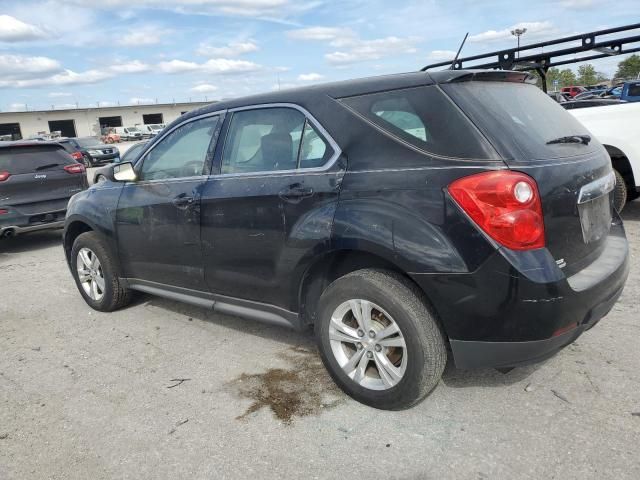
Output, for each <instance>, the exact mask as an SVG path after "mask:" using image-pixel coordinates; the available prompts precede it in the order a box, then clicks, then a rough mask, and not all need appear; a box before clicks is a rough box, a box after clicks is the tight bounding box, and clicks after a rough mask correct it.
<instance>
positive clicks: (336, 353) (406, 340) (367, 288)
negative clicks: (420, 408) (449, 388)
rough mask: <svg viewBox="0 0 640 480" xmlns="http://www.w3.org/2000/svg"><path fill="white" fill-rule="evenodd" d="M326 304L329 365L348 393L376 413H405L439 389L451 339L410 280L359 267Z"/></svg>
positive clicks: (323, 319) (323, 348)
mask: <svg viewBox="0 0 640 480" xmlns="http://www.w3.org/2000/svg"><path fill="white" fill-rule="evenodd" d="M319 306H320V307H319V312H318V313H319V315H318V321H317V323H316V336H317V340H318V344H319V348H320V353H321V356H322V360H323V362H324V364H325V366H326V367H327V369H328V370H329V373H330V374H331V376H332V377H333V379H334V380H335V382H336V383H337V384H338V385H339V386H340V388H342V389H343V390H344V391H345V392H346V393H347V394H348V395H350V396H351V397H353V398H354V399H356V400H358V401H359V402H362V403H364V404H366V405H370V406H372V407H375V408H381V409H387V410H400V409H404V408H408V407H410V406H412V405H414V404H416V403H418V402H419V401H421V400H422V399H423V398H425V397H426V396H427V395H428V394H429V393H430V392H431V391H432V390H433V389H434V388H435V386H436V385H437V383H438V381H439V380H440V377H441V375H442V372H443V370H444V367H445V365H446V361H447V352H446V347H445V340H444V336H443V334H442V331H441V329H440V327H439V325H438V323H437V321H436V319H435V316H434V314H433V312H432V311H431V309H430V307H428V306H427V304H426V302H425V301H424V300H423V298H422V295H421V294H420V292H419V291H418V290H417V289H416V288H415V287H414V286H413V285H412V284H411V283H410V282H408V281H407V280H406V279H404V278H403V277H401V276H399V275H397V274H394V273H392V272H387V271H381V270H359V271H357V272H353V273H350V274H348V275H345V276H344V277H342V278H339V279H338V280H336V281H335V282H333V283H332V284H331V285H329V287H327V289H326V290H325V291H324V293H323V294H322V296H321V297H320V301H319Z"/></svg>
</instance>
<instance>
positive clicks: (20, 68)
mask: <svg viewBox="0 0 640 480" xmlns="http://www.w3.org/2000/svg"><path fill="white" fill-rule="evenodd" d="M60 71H62V66H61V65H60V63H59V62H58V61H57V60H54V59H52V58H49V57H27V56H24V55H0V82H3V81H5V82H6V81H10V80H28V79H33V78H39V77H46V76H50V75H53V74H54V73H57V72H60Z"/></svg>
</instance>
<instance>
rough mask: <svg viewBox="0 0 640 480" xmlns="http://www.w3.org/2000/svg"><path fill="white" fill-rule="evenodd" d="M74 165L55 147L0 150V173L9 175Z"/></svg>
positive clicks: (40, 146) (70, 159)
mask: <svg viewBox="0 0 640 480" xmlns="http://www.w3.org/2000/svg"><path fill="white" fill-rule="evenodd" d="M72 163H76V161H75V160H74V159H73V158H71V156H70V155H69V154H68V153H67V152H65V151H64V149H63V148H62V147H59V146H57V145H35V146H29V147H7V148H0V172H9V173H10V174H11V175H21V174H24V173H34V172H40V171H44V170H51V169H55V168H56V167H63V166H65V165H69V164H72Z"/></svg>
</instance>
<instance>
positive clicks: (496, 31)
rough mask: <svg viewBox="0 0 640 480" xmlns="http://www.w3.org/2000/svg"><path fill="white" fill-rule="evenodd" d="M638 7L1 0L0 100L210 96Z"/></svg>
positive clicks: (347, 74)
mask: <svg viewBox="0 0 640 480" xmlns="http://www.w3.org/2000/svg"><path fill="white" fill-rule="evenodd" d="M639 20H640V2H639V1H637V0H617V1H609V0H557V1H519V0H511V1H498V0H482V1H477V0H476V1H466V0H448V1H435V0H415V1H414V0H410V1H400V0H396V1H389V0H343V1H330V0H310V1H305V0H67V1H53V0H49V1H42V0H20V1H16V0H11V1H7V0H0V110H1V111H21V110H25V109H29V110H34V109H49V108H70V107H73V106H76V105H77V106H79V107H86V106H112V105H118V104H120V105H127V104H144V103H155V102H158V103H168V102H173V101H176V102H178V101H213V100H218V99H224V98H230V97H237V96H242V95H248V94H252V93H259V92H265V91H269V90H273V89H278V88H281V89H284V88H288V87H295V86H301V85H308V84H312V83H318V82H325V81H333V80H343V79H349V78H357V77H366V76H371V75H380V74H387V73H397V72H406V71H413V70H417V69H419V68H420V67H422V66H423V65H426V64H429V63H434V62H437V61H441V60H446V59H449V58H452V57H453V55H454V54H455V50H457V48H458V46H459V44H460V42H461V41H462V38H463V37H464V34H465V33H466V32H469V39H468V40H467V43H466V45H465V47H464V49H463V52H462V55H461V56H462V57H464V56H465V55H471V54H476V53H483V52H489V51H493V50H498V49H501V48H509V47H513V46H515V42H516V40H515V38H514V37H513V36H512V35H511V34H510V31H511V30H512V29H513V28H514V27H525V28H527V33H526V34H525V35H524V36H523V37H522V40H521V41H522V44H526V43H534V42H538V41H542V40H547V39H553V38H558V37H561V36H566V35H573V34H576V33H582V32H587V31H592V30H598V29H603V28H609V27H615V26H620V25H625V24H629V23H633V22H638V21H639ZM621 59H622V58H621V57H613V58H607V59H604V60H596V61H594V62H593V63H594V65H595V66H596V69H597V70H598V71H602V72H604V73H605V74H607V75H612V74H613V73H614V72H615V69H616V65H617V63H618V62H619V61H620V60H621ZM573 68H577V66H575V67H573Z"/></svg>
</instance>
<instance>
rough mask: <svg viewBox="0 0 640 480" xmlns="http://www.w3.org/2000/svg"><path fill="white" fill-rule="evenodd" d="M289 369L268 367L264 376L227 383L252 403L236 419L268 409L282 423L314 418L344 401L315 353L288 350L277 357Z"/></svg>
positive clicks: (296, 349) (237, 379) (244, 375)
mask: <svg viewBox="0 0 640 480" xmlns="http://www.w3.org/2000/svg"><path fill="white" fill-rule="evenodd" d="M280 356H281V357H282V358H283V359H284V360H286V361H287V362H288V363H290V364H291V368H289V369H284V368H270V369H269V370H267V371H266V372H264V373H257V374H251V375H250V374H246V373H243V374H242V375H240V376H239V377H238V378H236V379H235V380H233V381H232V382H230V384H229V385H230V386H231V387H232V388H233V389H234V390H235V391H236V393H237V394H238V395H239V396H240V397H241V398H247V399H249V400H251V401H252V403H251V405H249V408H247V410H246V411H245V412H244V413H243V414H242V415H240V416H239V417H237V418H238V419H239V420H244V419H248V418H250V416H251V415H252V414H253V413H255V412H257V411H259V410H261V409H263V408H269V409H271V411H272V412H273V414H274V415H275V416H276V418H278V419H279V420H281V421H282V422H283V423H285V424H291V422H292V421H293V419H294V418H295V417H304V416H308V415H317V414H319V413H321V412H322V411H324V410H327V409H330V408H334V407H336V406H337V405H339V404H340V403H342V402H343V401H344V398H345V397H344V394H343V393H342V392H341V391H340V390H339V389H338V387H336V385H335V384H334V383H333V381H332V380H331V377H329V374H328V373H327V371H326V370H325V368H324V365H322V362H321V360H320V357H319V356H318V354H317V352H315V351H313V350H308V349H305V348H301V347H292V348H291V349H290V350H288V351H287V352H284V353H282V354H281V355H280Z"/></svg>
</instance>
